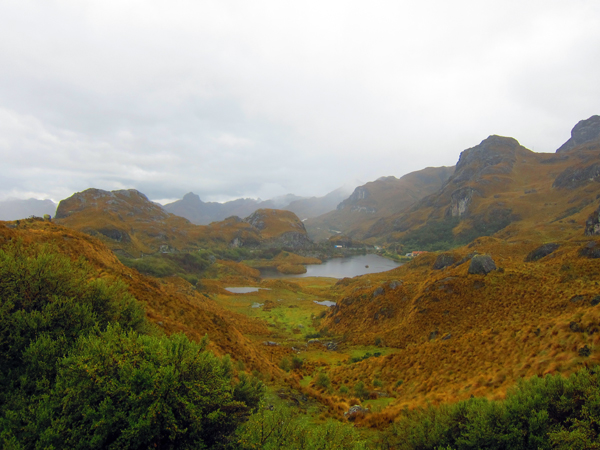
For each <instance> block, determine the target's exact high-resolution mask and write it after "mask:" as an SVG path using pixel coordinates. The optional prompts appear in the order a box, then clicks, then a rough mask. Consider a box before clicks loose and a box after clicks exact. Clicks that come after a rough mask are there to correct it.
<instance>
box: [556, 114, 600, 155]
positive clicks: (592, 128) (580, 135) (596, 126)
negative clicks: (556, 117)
mask: <svg viewBox="0 0 600 450" xmlns="http://www.w3.org/2000/svg"><path fill="white" fill-rule="evenodd" d="M598 139H600V116H592V117H590V118H589V119H585V120H580V121H579V122H577V125H575V126H574V127H573V129H572V130H571V138H570V139H569V140H568V141H567V142H565V143H564V144H563V145H561V147H560V148H559V149H558V150H556V153H561V152H566V151H569V150H571V149H572V148H575V147H577V146H579V145H582V144H585V143H587V142H592V141H595V140H598Z"/></svg>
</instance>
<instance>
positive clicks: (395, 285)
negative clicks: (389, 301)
mask: <svg viewBox="0 0 600 450" xmlns="http://www.w3.org/2000/svg"><path fill="white" fill-rule="evenodd" d="M400 286H402V281H398V280H393V281H390V282H389V283H388V287H389V288H390V289H397V288H399V287H400Z"/></svg>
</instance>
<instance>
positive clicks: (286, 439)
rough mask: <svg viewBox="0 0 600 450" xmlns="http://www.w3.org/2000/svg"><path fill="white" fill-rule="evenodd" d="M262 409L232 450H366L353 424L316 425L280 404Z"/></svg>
mask: <svg viewBox="0 0 600 450" xmlns="http://www.w3.org/2000/svg"><path fill="white" fill-rule="evenodd" d="M272 402H273V403H274V404H271V405H270V406H269V407H268V408H267V407H264V406H263V407H260V408H259V409H258V410H257V412H256V413H255V414H253V415H252V416H251V417H250V420H249V421H248V422H247V423H246V424H244V425H243V426H241V427H240V428H239V429H238V432H237V434H236V435H235V436H234V438H233V439H231V443H230V446H229V447H228V448H229V449H231V450H250V449H259V448H260V449H263V450H280V449H282V448H285V449H288V450H326V449H327V450H329V449H331V450H333V449H348V450H362V449H366V448H367V446H366V445H365V442H364V441H363V440H362V439H361V437H360V435H359V433H358V431H357V430H356V429H355V428H354V427H353V426H352V425H350V424H344V423H340V422H336V421H333V420H329V421H327V422H325V423H322V424H314V423H312V422H311V421H310V419H309V417H307V416H304V415H301V414H299V413H298V411H297V410H295V409H292V408H290V407H288V406H285V405H282V404H279V403H278V402H277V400H276V399H272Z"/></svg>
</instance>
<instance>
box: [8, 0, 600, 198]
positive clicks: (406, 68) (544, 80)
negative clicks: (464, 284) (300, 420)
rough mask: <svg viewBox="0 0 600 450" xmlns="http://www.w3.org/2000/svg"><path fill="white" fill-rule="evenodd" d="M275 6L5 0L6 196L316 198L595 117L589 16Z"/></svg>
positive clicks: (594, 31)
mask: <svg viewBox="0 0 600 450" xmlns="http://www.w3.org/2000/svg"><path fill="white" fill-rule="evenodd" d="M288 3H289V2H275V1H272V0H269V1H267V0H264V1H255V2H243V1H223V0H221V1H203V2H195V1H184V0H176V1H169V2H167V1H165V0H157V1H154V2H142V1H133V0H131V1H129V0H127V1H116V0H104V1H96V0H94V1H92V0H79V1H75V0H62V1H58V0H55V1H48V0H45V1H41V0H40V1H33V0H29V1H26V0H21V1H6V2H2V4H0V17H2V26H1V27H0V156H1V157H2V162H3V163H2V166H1V169H0V175H1V177H0V199H1V198H6V197H9V196H17V197H28V196H36V197H39V198H45V197H50V198H53V199H55V200H59V199H61V198H64V197H66V196H68V195H70V194H71V193H72V192H74V191H77V190H82V189H85V188H88V187H98V188H103V189H116V188H137V189H139V190H141V191H142V192H145V193H146V194H147V195H148V196H149V197H150V198H176V197H181V196H182V195H183V194H184V193H185V192H188V191H194V192H196V193H198V194H200V196H201V197H202V198H203V199H204V200H224V199H229V198H235V197H258V196H260V197H262V198H268V197H272V196H275V195H280V194H285V193H288V192H293V193H295V194H299V195H323V194H325V193H326V192H328V191H330V190H333V189H335V188H336V187H338V186H340V185H342V184H344V183H345V182H346V181H347V180H350V179H356V178H358V179H361V180H365V181H367V180H373V179H376V178H378V177H379V176H382V175H395V176H401V175H403V174H404V173H407V172H410V171H413V170H418V169H421V168H423V167H426V166H431V165H436V166H437V165H452V164H454V163H455V162H456V160H457V158H458V155H459V153H460V151H462V150H463V149H465V148H468V147H472V146H473V145H476V144H478V143H479V142H480V141H481V140H482V139H484V138H486V137H487V136H488V135H489V134H503V135H508V136H513V137H515V138H517V139H518V140H519V141H520V142H521V143H522V144H523V145H525V146H527V147H529V148H531V149H534V150H535V151H554V150H555V149H556V148H558V147H559V146H560V145H561V144H562V143H563V142H564V141H565V140H566V139H567V138H568V137H569V131H570V129H571V127H572V126H573V125H574V124H575V123H576V122H577V121H578V120H580V119H584V118H587V117H589V116H591V115H592V114H598V113H599V111H598V109H597V108H598V105H599V104H600V102H599V100H600V87H599V85H598V83H597V80H598V79H599V75H600V60H598V58H597V55H598V51H599V50H600V23H599V22H600V19H599V18H600V6H598V4H597V3H596V2H588V1H584V0H576V1H569V2H567V1H557V0H546V1H541V0H533V1H528V2H522V1H520V2H517V1H514V0H505V1H489V2H480V1H474V0H461V1H457V2H443V1H439V0H429V1H419V2H417V1H405V2H393V1H379V2H371V3H369V4H368V5H367V4H366V3H364V2H353V1H350V2H348V1H325V2H323V1H320V2H316V1H305V2H296V3H295V4H288Z"/></svg>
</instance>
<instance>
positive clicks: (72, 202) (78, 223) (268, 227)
mask: <svg viewBox="0 0 600 450" xmlns="http://www.w3.org/2000/svg"><path fill="white" fill-rule="evenodd" d="M263 216H264V217H263ZM261 218H263V219H264V220H263V219H261ZM56 221H57V223H59V224H61V225H64V226H66V227H69V228H72V229H75V230H78V231H82V232H84V233H87V234H90V235H93V236H96V237H98V238H99V239H100V240H102V241H103V242H104V243H105V244H106V245H107V246H108V247H109V248H111V249H112V250H113V251H114V252H115V253H117V254H119V255H123V256H129V257H139V256H141V255H142V254H154V253H157V252H162V253H167V252H188V251H193V250H197V249H200V248H211V247H215V246H224V247H227V246H231V247H257V246H261V245H262V246H266V247H289V248H293V249H298V248H302V247H303V246H309V245H310V244H311V243H310V241H309V240H308V238H307V236H306V231H305V230H304V226H303V225H302V223H301V222H300V220H299V219H298V218H297V217H296V216H295V215H294V214H293V213H291V212H289V211H279V210H259V211H257V212H255V213H254V214H253V215H251V216H250V217H248V218H247V219H246V220H245V221H244V220H242V219H240V218H239V217H231V218H229V219H227V220H225V221H223V222H215V223H212V224H211V225H208V226H202V225H194V224H192V223H191V222H189V221H188V220H187V219H184V218H183V217H179V216H176V215H174V214H170V213H168V212H166V211H165V210H164V209H163V208H162V207H161V206H160V205H158V204H156V203H153V202H151V201H149V200H148V198H147V197H146V196H145V195H144V194H142V193H140V192H138V191H136V190H133V189H130V190H119V191H112V192H108V191H103V190H100V189H87V190H85V191H83V192H78V193H76V194H73V195H72V196H71V197H69V198H68V199H66V200H62V201H61V202H60V204H59V206H58V208H57V215H56Z"/></svg>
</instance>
